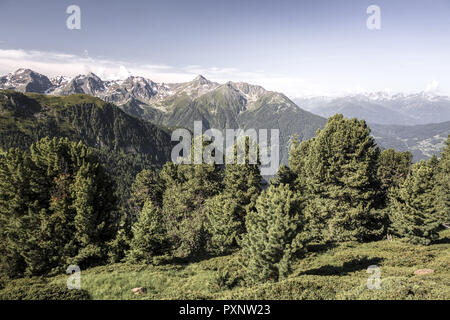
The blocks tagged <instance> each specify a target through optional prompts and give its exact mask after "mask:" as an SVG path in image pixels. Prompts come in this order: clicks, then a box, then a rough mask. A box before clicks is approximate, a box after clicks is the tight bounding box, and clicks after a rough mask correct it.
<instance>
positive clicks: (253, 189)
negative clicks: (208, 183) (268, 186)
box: [223, 137, 263, 236]
mask: <svg viewBox="0 0 450 320" xmlns="http://www.w3.org/2000/svg"><path fill="white" fill-rule="evenodd" d="M242 139H244V138H242ZM240 142H241V144H239V142H238V143H237V144H235V145H234V157H235V160H236V161H235V163H230V164H226V168H225V178H224V190H223V194H224V195H225V197H226V198H228V199H234V202H235V204H236V207H235V208H234V209H235V210H234V216H235V217H234V220H235V221H236V222H237V223H238V230H237V234H236V235H237V236H239V235H242V234H243V233H245V216H246V215H247V213H248V212H249V211H250V210H254V208H255V204H256V199H257V198H258V196H259V194H260V193H261V190H262V181H263V179H262V176H261V173H260V170H259V166H260V161H259V154H258V152H259V151H258V146H257V145H256V143H255V142H254V141H251V140H250V138H249V137H245V141H240ZM242 146H243V147H244V150H240V149H241V148H242ZM238 148H239V151H240V152H241V155H244V157H243V159H238ZM252 152H254V153H256V154H253V158H252V157H251V153H252ZM242 160H243V161H242ZM251 160H253V161H251ZM252 162H254V163H252Z"/></svg>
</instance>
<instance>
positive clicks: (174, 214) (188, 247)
mask: <svg viewBox="0 0 450 320" xmlns="http://www.w3.org/2000/svg"><path fill="white" fill-rule="evenodd" d="M192 145H193V146H194V145H195V144H194V143H193V144H192ZM161 178H162V179H163V180H164V182H165V186H166V188H165V191H164V195H163V212H164V218H165V223H166V225H167V232H168V235H169V237H170V241H171V244H172V245H173V254H174V255H176V256H178V257H194V256H196V255H198V254H201V253H202V252H204V251H205V249H206V242H207V234H206V231H205V228H206V227H205V223H206V216H205V212H204V210H203V206H204V204H205V201H206V200H207V199H209V198H212V197H214V196H215V195H217V194H219V193H220V192H221V191H222V189H223V172H222V170H221V168H220V165H218V164H214V163H211V164H207V163H201V164H195V163H192V164H178V165H175V164H167V165H166V166H165V167H164V168H163V170H162V172H161Z"/></svg>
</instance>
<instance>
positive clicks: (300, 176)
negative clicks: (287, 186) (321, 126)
mask: <svg viewBox="0 0 450 320" xmlns="http://www.w3.org/2000/svg"><path fill="white" fill-rule="evenodd" d="M313 143H314V138H313V139H311V140H307V141H303V142H301V143H300V142H299V141H298V140H297V138H296V137H294V140H293V142H292V146H291V150H290V152H289V168H290V172H289V173H288V174H289V176H290V177H289V180H291V181H292V182H291V187H292V188H293V190H295V191H296V192H298V193H300V194H303V195H305V193H306V190H307V185H306V178H307V171H306V161H307V160H308V157H309V150H310V146H311V145H312V144H313Z"/></svg>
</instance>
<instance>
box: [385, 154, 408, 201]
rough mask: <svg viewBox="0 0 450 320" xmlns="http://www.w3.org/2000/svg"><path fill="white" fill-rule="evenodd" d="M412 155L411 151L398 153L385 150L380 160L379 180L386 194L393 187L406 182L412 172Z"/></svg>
mask: <svg viewBox="0 0 450 320" xmlns="http://www.w3.org/2000/svg"><path fill="white" fill-rule="evenodd" d="M411 161H412V154H411V152H409V151H405V152H396V151H395V150H394V149H387V150H383V151H382V152H381V153H380V157H379V158H378V171H377V174H378V178H379V179H380V183H381V189H382V190H383V192H385V193H386V195H387V192H388V190H389V189H390V188H392V187H398V186H399V185H400V184H401V183H402V182H403V181H405V179H406V177H407V176H408V173H409V171H410V170H411Z"/></svg>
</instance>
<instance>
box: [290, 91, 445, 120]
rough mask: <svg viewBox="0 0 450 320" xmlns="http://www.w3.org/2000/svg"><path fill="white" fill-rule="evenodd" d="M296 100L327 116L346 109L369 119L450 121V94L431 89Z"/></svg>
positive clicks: (347, 111) (347, 113) (310, 109)
mask: <svg viewBox="0 0 450 320" xmlns="http://www.w3.org/2000/svg"><path fill="white" fill-rule="evenodd" d="M294 101H295V102H296V103H297V104H298V105H299V106H300V107H302V108H304V109H306V110H309V111H311V112H313V113H316V114H319V115H321V116H323V117H329V116H331V115H333V114H336V113H342V114H343V115H344V116H346V117H356V118H361V119H365V120H367V121H368V122H369V123H378V124H389V125H416V124H427V123H438V122H444V121H450V97H448V96H442V95H438V94H435V93H431V92H419V93H414V94H403V93H396V94H391V93H387V92H372V93H363V94H356V95H347V96H342V97H308V98H297V99H294Z"/></svg>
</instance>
